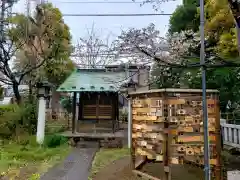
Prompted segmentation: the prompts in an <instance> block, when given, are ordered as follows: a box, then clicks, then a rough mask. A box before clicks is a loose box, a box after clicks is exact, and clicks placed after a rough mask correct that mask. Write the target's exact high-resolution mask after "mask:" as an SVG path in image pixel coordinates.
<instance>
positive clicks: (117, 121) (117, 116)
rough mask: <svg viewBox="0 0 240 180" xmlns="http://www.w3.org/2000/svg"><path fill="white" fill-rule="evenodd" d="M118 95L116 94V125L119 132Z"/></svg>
mask: <svg viewBox="0 0 240 180" xmlns="http://www.w3.org/2000/svg"><path fill="white" fill-rule="evenodd" d="M118 96H119V95H118V93H117V94H116V111H117V112H116V123H117V128H118V130H119V128H120V124H119V98H118Z"/></svg>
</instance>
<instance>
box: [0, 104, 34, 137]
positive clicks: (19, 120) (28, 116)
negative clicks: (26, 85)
mask: <svg viewBox="0 0 240 180" xmlns="http://www.w3.org/2000/svg"><path fill="white" fill-rule="evenodd" d="M36 127H37V113H36V104H33V103H28V102H24V103H23V104H22V105H21V106H18V105H16V104H10V105H4V106H0V137H3V138H9V137H10V136H13V135H15V136H19V135H20V134H22V133H28V134H34V133H36Z"/></svg>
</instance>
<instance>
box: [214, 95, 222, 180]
mask: <svg viewBox="0 0 240 180" xmlns="http://www.w3.org/2000/svg"><path fill="white" fill-rule="evenodd" d="M215 97H216V98H215V100H216V104H215V107H216V111H215V112H216V132H217V135H216V136H217V138H216V140H217V141H216V148H217V157H216V159H217V164H216V168H214V169H215V176H216V180H222V179H223V174H222V164H223V162H222V160H221V151H222V145H221V144H222V143H221V142H222V135H221V124H220V104H219V99H218V97H217V96H215Z"/></svg>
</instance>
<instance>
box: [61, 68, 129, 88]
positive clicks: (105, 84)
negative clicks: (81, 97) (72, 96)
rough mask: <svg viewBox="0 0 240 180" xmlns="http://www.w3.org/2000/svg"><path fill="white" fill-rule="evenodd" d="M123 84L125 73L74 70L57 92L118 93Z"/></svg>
mask: <svg viewBox="0 0 240 180" xmlns="http://www.w3.org/2000/svg"><path fill="white" fill-rule="evenodd" d="M125 82H126V73H125V72H106V71H103V70H97V71H95V70H92V71H90V70H81V69H78V70H75V71H74V72H73V73H72V74H71V75H70V76H69V77H68V78H67V79H66V80H65V82H64V83H63V84H61V86H60V87H59V88H58V89H57V91H59V92H61V91H62V92H79V91H118V90H119V88H120V86H121V85H122V84H123V83H125Z"/></svg>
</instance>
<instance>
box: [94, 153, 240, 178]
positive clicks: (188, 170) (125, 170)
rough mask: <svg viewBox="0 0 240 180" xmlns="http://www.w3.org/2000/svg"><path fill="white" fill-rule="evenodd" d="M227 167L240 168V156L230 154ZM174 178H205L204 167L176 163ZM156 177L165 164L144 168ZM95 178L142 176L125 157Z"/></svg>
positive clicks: (143, 169) (229, 168)
mask: <svg viewBox="0 0 240 180" xmlns="http://www.w3.org/2000/svg"><path fill="white" fill-rule="evenodd" d="M227 159H228V162H227V163H226V166H225V167H226V169H227V170H232V169H240V156H239V155H237V156H236V155H235V156H230V157H228V158H227ZM171 169H172V174H171V176H172V180H183V179H191V180H204V172H203V169H201V168H199V167H194V166H192V165H187V164H186V165H174V166H172V168H171ZM141 171H142V172H146V173H147V174H150V175H152V176H154V177H158V178H160V177H162V175H163V166H162V165H161V164H160V163H148V164H146V165H145V166H144V167H143V168H142V170H141ZM93 180H142V178H141V177H136V176H135V175H134V174H133V173H132V171H131V168H130V158H129V157H125V158H122V159H120V160H117V161H115V162H113V163H112V164H111V165H109V166H107V167H105V168H103V169H102V170H101V171H100V172H98V173H97V174H96V176H95V177H94V178H93Z"/></svg>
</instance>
